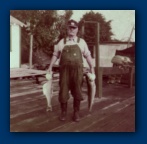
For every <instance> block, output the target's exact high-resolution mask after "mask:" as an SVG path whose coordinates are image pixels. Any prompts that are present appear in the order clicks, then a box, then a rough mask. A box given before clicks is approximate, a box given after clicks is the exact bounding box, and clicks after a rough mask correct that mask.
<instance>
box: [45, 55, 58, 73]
mask: <svg viewBox="0 0 147 144" xmlns="http://www.w3.org/2000/svg"><path fill="white" fill-rule="evenodd" d="M57 59H58V58H57V57H56V56H54V55H53V56H52V59H51V62H50V66H49V68H48V70H47V71H48V72H51V71H52V67H53V65H54V63H55V62H56V61H57Z"/></svg>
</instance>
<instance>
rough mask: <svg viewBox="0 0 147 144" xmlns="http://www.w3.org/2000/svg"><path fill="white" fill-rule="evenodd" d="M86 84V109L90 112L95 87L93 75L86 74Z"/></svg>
mask: <svg viewBox="0 0 147 144" xmlns="http://www.w3.org/2000/svg"><path fill="white" fill-rule="evenodd" d="M87 83H88V109H89V111H91V110H92V106H93V104H94V98H95V95H96V85H95V74H91V73H87Z"/></svg>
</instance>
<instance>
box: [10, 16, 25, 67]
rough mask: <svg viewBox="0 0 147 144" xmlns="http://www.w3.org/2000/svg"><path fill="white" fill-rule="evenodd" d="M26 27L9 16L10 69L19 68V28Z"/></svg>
mask: <svg viewBox="0 0 147 144" xmlns="http://www.w3.org/2000/svg"><path fill="white" fill-rule="evenodd" d="M23 26H25V27H26V25H25V24H24V23H22V22H21V21H19V20H18V19H16V18H14V17H13V16H10V68H20V66H21V27H23Z"/></svg>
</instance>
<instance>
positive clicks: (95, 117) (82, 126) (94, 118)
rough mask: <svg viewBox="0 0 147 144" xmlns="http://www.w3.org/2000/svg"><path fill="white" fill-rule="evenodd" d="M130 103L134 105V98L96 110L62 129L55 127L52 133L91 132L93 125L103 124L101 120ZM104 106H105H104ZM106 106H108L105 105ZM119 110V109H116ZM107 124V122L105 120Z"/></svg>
mask: <svg viewBox="0 0 147 144" xmlns="http://www.w3.org/2000/svg"><path fill="white" fill-rule="evenodd" d="M131 103H134V97H132V98H129V99H127V100H124V101H123V102H121V103H116V104H114V105H112V106H111V107H109V108H106V107H104V108H103V109H100V110H99V109H97V111H94V112H93V113H92V114H91V115H87V116H86V117H84V118H83V119H81V121H80V122H79V123H75V122H73V123H70V124H66V126H64V127H57V128H55V129H54V130H51V131H54V132H83V131H84V132H88V131H93V129H94V128H95V127H96V126H95V123H97V122H99V121H101V122H102V124H103V120H104V119H105V118H106V117H108V116H110V115H112V114H113V113H115V112H118V111H119V109H120V110H121V109H122V108H124V107H127V106H129V105H130V104H131ZM105 106H106V105H105ZM107 106H108V105H107ZM118 108H119V109H118ZM107 121H108V122H109V120H107Z"/></svg>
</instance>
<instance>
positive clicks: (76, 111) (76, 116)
mask: <svg viewBox="0 0 147 144" xmlns="http://www.w3.org/2000/svg"><path fill="white" fill-rule="evenodd" d="M79 110H80V101H79V100H74V114H73V121H75V122H79V121H80V116H79Z"/></svg>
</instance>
